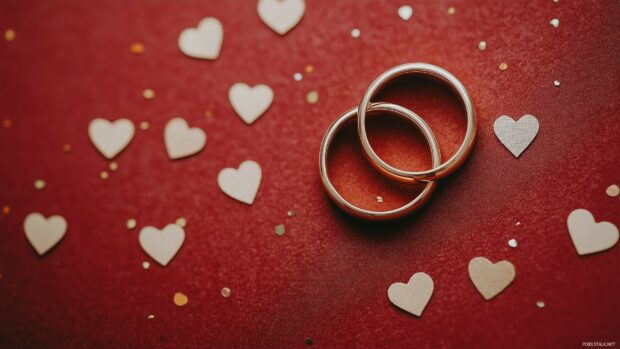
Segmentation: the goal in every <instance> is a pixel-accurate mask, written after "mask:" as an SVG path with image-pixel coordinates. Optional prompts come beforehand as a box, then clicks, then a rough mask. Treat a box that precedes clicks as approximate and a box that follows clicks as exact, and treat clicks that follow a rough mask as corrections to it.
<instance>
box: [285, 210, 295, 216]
mask: <svg viewBox="0 0 620 349" xmlns="http://www.w3.org/2000/svg"><path fill="white" fill-rule="evenodd" d="M286 215H287V216H289V217H293V216H294V215H295V211H293V210H290V211H288V212H286Z"/></svg>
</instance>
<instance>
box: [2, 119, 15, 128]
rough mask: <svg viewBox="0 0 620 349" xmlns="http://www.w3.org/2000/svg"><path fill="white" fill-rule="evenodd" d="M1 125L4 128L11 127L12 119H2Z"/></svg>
mask: <svg viewBox="0 0 620 349" xmlns="http://www.w3.org/2000/svg"><path fill="white" fill-rule="evenodd" d="M2 126H4V128H11V126H13V121H12V120H11V119H4V120H2Z"/></svg>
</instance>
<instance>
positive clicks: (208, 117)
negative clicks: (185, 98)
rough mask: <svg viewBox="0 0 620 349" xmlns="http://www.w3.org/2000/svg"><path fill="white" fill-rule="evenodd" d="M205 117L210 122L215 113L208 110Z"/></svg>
mask: <svg viewBox="0 0 620 349" xmlns="http://www.w3.org/2000/svg"><path fill="white" fill-rule="evenodd" d="M205 117H206V118H207V119H209V120H210V119H213V111H211V110H207V111H206V112H205Z"/></svg>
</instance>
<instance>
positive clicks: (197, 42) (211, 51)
mask: <svg viewBox="0 0 620 349" xmlns="http://www.w3.org/2000/svg"><path fill="white" fill-rule="evenodd" d="M223 40H224V29H223V28H222V23H220V21H219V20H217V18H213V17H207V18H205V19H203V20H202V21H200V23H198V27H197V28H187V29H184V30H183V31H182V32H181V35H179V40H178V44H179V49H180V50H181V52H183V53H185V54H186V55H188V56H190V57H193V58H201V59H217V57H218V56H219V55H220V49H221V48H222V41H223Z"/></svg>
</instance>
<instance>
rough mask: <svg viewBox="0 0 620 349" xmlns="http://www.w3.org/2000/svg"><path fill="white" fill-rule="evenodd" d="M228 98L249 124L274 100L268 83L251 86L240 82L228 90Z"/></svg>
mask: <svg viewBox="0 0 620 349" xmlns="http://www.w3.org/2000/svg"><path fill="white" fill-rule="evenodd" d="M228 99H229V100H230V104H231V105H232V107H233V109H235V111H236V112H237V114H239V116H240V117H241V119H243V121H245V123H246V124H248V125H249V124H251V123H253V122H254V121H256V119H258V117H259V116H261V115H263V113H264V112H265V111H266V110H267V109H268V108H269V106H270V105H271V102H273V91H272V90H271V88H270V87H269V86H267V85H256V86H254V87H250V86H248V85H246V84H244V83H240V82H239V83H236V84H234V85H232V87H231V88H230V90H228Z"/></svg>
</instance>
